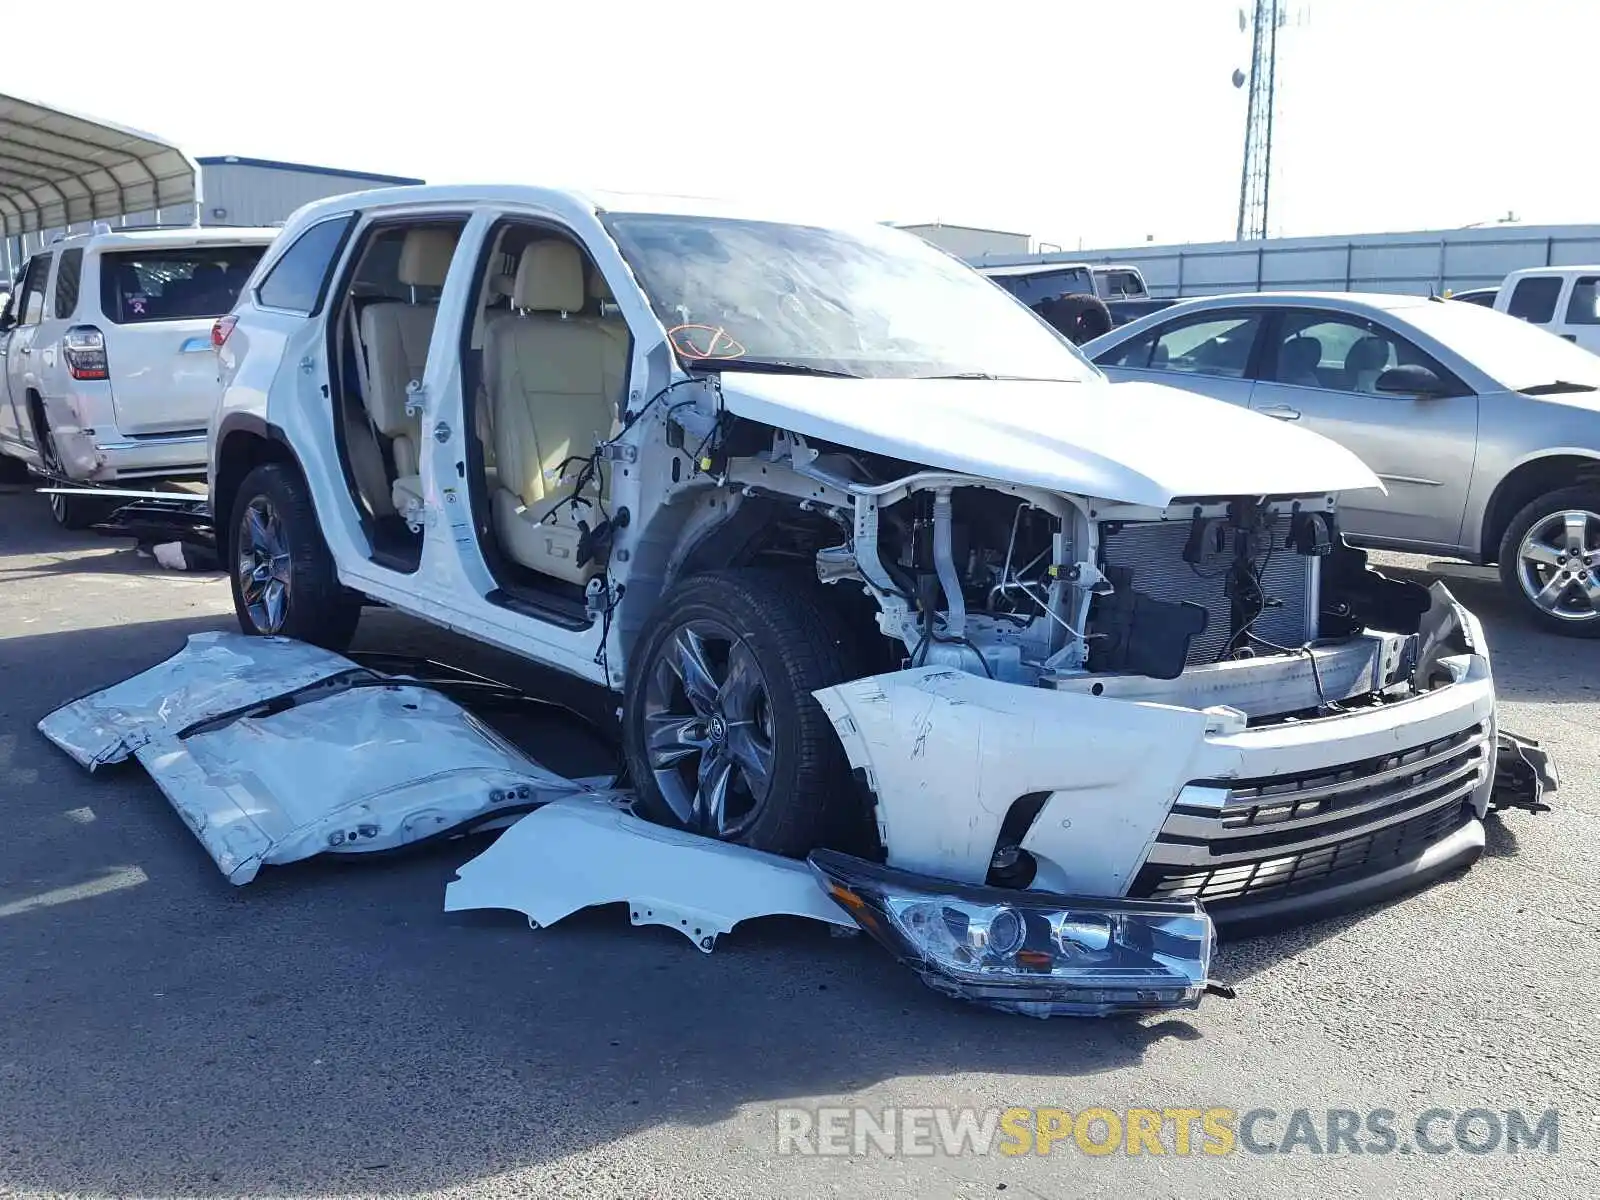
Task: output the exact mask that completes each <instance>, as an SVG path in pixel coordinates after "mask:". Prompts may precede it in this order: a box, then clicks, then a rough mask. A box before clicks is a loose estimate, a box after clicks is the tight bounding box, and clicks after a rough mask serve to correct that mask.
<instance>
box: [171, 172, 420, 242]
mask: <svg viewBox="0 0 1600 1200" xmlns="http://www.w3.org/2000/svg"><path fill="white" fill-rule="evenodd" d="M195 161H196V162H198V163H199V164H200V187H201V192H200V194H201V196H202V205H203V207H204V211H203V212H202V213H201V214H200V223H201V224H202V225H273V224H276V223H277V222H279V221H282V220H283V219H284V218H285V217H287V216H288V215H289V214H290V213H292V212H293V211H294V210H295V209H297V208H299V207H300V206H301V205H302V204H309V203H310V202H311V201H313V200H321V199H322V198H323V197H324V196H338V195H342V194H343V193H345V192H364V191H368V190H369V189H371V188H379V187H402V186H405V185H407V184H420V183H422V182H423V181H422V180H420V179H407V178H405V177H403V176H400V175H374V174H372V173H371V172H368V171H341V170H339V169H338V168H336V167H308V166H304V165H302V164H300V163H286V162H272V161H270V160H268V159H264V158H239V157H238V156H236V155H232V154H229V155H225V156H223V157H221V158H197V159H196V160H195Z"/></svg>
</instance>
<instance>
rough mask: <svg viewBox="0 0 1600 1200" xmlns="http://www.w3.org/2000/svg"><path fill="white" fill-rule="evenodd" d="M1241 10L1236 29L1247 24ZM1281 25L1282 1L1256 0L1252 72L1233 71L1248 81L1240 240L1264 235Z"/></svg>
mask: <svg viewBox="0 0 1600 1200" xmlns="http://www.w3.org/2000/svg"><path fill="white" fill-rule="evenodd" d="M1245 22H1246V18H1245V14H1244V10H1243V9H1241V10H1240V11H1239V24H1240V28H1241V29H1243V28H1244V27H1245ZM1283 25H1284V13H1283V0H1255V16H1254V17H1253V18H1252V19H1251V20H1250V22H1249V28H1250V73H1249V75H1248V76H1245V75H1243V73H1242V72H1239V71H1235V72H1234V73H1233V81H1234V86H1235V87H1240V86H1243V84H1244V83H1245V82H1246V81H1247V80H1248V82H1249V85H1250V104H1249V108H1248V110H1247V111H1246V113H1245V119H1244V169H1243V170H1242V171H1241V172H1240V175H1239V231H1238V235H1237V236H1238V239H1239V240H1240V241H1246V240H1248V239H1254V238H1264V237H1266V236H1267V215H1268V208H1269V201H1270V199H1271V193H1272V117H1273V113H1274V111H1275V109H1276V107H1277V74H1278V30H1279V29H1281V28H1282V27H1283Z"/></svg>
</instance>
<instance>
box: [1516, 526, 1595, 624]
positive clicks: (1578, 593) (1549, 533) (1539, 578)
mask: <svg viewBox="0 0 1600 1200" xmlns="http://www.w3.org/2000/svg"><path fill="white" fill-rule="evenodd" d="M1597 572H1600V514H1596V513H1592V512H1589V511H1587V510H1585V509H1565V510H1563V511H1560V512H1553V513H1551V514H1549V515H1548V516H1546V517H1541V518H1540V519H1539V520H1537V521H1535V522H1534V523H1533V525H1532V526H1530V527H1529V529H1528V532H1527V533H1525V534H1523V536H1522V544H1521V545H1520V546H1519V547H1518V548H1517V581H1518V582H1519V583H1521V585H1522V590H1523V591H1524V592H1525V593H1527V596H1528V599H1530V600H1532V601H1533V603H1534V604H1535V605H1536V606H1537V607H1538V608H1539V609H1540V611H1542V612H1545V613H1548V614H1549V615H1550V616H1552V617H1555V618H1557V619H1558V620H1562V621H1573V622H1580V621H1592V620H1595V619H1596V618H1600V573H1597Z"/></svg>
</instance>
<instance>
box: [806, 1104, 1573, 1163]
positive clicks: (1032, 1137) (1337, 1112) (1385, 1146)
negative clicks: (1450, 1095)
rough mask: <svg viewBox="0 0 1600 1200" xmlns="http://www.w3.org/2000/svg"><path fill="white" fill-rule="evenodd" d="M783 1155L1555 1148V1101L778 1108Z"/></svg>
mask: <svg viewBox="0 0 1600 1200" xmlns="http://www.w3.org/2000/svg"><path fill="white" fill-rule="evenodd" d="M776 1117H777V1143H778V1144H777V1150H778V1153H779V1154H795V1155H817V1156H823V1157H851V1156H862V1155H868V1154H886V1155H907V1156H918V1155H923V1156H931V1155H945V1156H949V1157H961V1156H964V1155H974V1154H979V1155H986V1154H999V1155H1008V1156H1018V1155H1046V1154H1052V1153H1071V1154H1085V1155H1089V1156H1090V1157H1102V1156H1105V1155H1111V1154H1122V1155H1172V1156H1177V1157H1184V1156H1192V1155H1198V1156H1202V1157H1211V1158H1221V1157H1225V1156H1227V1155H1233V1154H1375V1155H1385V1154H1402V1155H1408V1154H1424V1155H1428V1154H1480V1155H1481V1154H1527V1153H1534V1154H1555V1153H1558V1152H1559V1150H1560V1117H1559V1114H1558V1113H1557V1112H1556V1110H1555V1109H1545V1110H1543V1111H1541V1112H1532V1111H1525V1110H1522V1109H1515V1108H1508V1109H1489V1108H1469V1109H1459V1110H1458V1109H1448V1108H1428V1109H1424V1110H1422V1111H1421V1112H1418V1113H1416V1114H1414V1115H1402V1114H1400V1113H1397V1112H1395V1111H1394V1110H1393V1109H1388V1108H1370V1109H1353V1108H1325V1109H1309V1108H1296V1109H1289V1110H1284V1111H1280V1110H1278V1109H1273V1108H1249V1109H1243V1110H1240V1109H1235V1108H1224V1107H1211V1108H1188V1107H1161V1108H1156V1107H1149V1108H1127V1109H1111V1108H1101V1107H1091V1108H1084V1109H1078V1110H1076V1111H1073V1110H1069V1109H1064V1108H1022V1107H1013V1108H1004V1109H1000V1108H989V1109H977V1108H878V1109H873V1108H845V1107H839V1108H828V1107H823V1108H780V1109H778V1110H777V1113H776Z"/></svg>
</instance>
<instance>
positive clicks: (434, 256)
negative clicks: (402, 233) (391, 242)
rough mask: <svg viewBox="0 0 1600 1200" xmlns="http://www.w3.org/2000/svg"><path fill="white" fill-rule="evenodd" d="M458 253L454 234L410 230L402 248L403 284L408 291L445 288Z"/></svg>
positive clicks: (401, 278)
mask: <svg viewBox="0 0 1600 1200" xmlns="http://www.w3.org/2000/svg"><path fill="white" fill-rule="evenodd" d="M455 252H456V234H455V231H454V230H451V229H413V230H411V231H410V232H408V233H407V234H406V238H405V241H404V242H402V243H401V244H400V268H399V275H400V282H401V283H403V284H405V285H406V286H407V287H443V286H444V279H445V276H446V275H448V274H449V273H450V260H451V258H453V257H454V256H455Z"/></svg>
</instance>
